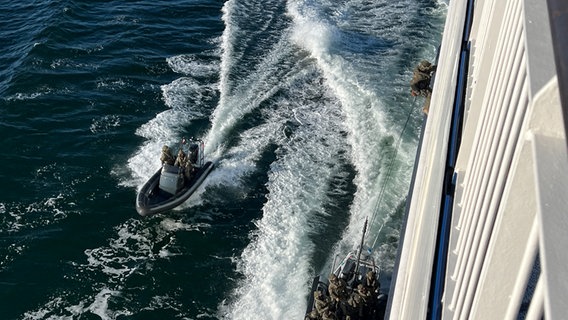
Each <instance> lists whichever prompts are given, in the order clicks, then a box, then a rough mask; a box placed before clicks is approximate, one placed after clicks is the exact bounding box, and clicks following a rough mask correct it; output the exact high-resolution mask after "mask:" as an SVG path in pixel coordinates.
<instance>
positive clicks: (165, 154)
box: [160, 145, 175, 165]
mask: <svg viewBox="0 0 568 320" xmlns="http://www.w3.org/2000/svg"><path fill="white" fill-rule="evenodd" d="M160 161H162V164H165V163H167V164H169V165H173V164H174V163H175V159H174V156H173V154H172V151H171V150H170V147H168V146H166V145H164V146H163V147H162V155H161V156H160Z"/></svg>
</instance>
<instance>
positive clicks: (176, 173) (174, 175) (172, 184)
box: [160, 163, 183, 194]
mask: <svg viewBox="0 0 568 320" xmlns="http://www.w3.org/2000/svg"><path fill="white" fill-rule="evenodd" d="M181 188H183V174H180V167H176V166H172V165H169V164H167V163H164V165H163V166H162V174H161V175H160V189H162V190H164V191H165V192H167V193H170V194H176V193H177V192H178V191H179V190H180V189H181Z"/></svg>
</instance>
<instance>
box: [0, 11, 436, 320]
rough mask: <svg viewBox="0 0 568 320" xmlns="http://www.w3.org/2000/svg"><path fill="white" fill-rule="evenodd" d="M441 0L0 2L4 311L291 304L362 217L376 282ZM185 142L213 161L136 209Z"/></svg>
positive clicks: (397, 215) (182, 312)
mask: <svg viewBox="0 0 568 320" xmlns="http://www.w3.org/2000/svg"><path fill="white" fill-rule="evenodd" d="M445 10H446V4H445V3H443V2H438V1H433V0H402V1H395V2H393V1H387V0H375V1H366V0H354V1H331V0H319V1H312V0H289V1H277V0H263V1H260V0H229V1H213V0H201V1H199V0H186V1H182V0H171V1H159V0H156V1H97V0H83V1H78V0H60V1H55V0H43V1H32V0H23V1H6V0H3V1H0V48H1V50H0V112H1V118H0V136H1V138H2V149H3V153H2V157H1V158H0V161H1V164H0V178H1V179H2V184H1V187H0V188H1V189H0V191H1V192H0V319H303V315H304V311H305V308H306V296H307V294H308V292H309V286H310V281H311V279H312V277H313V276H314V275H316V274H318V273H320V272H323V273H327V272H329V267H330V264H331V263H332V262H333V259H334V257H335V256H336V254H339V256H342V255H344V254H345V253H346V252H347V251H349V250H351V249H352V248H354V246H356V245H357V243H358V242H359V237H360V233H361V229H362V225H363V222H364V220H365V218H369V221H370V226H369V232H368V236H367V239H366V242H367V245H369V246H371V247H373V249H374V257H375V259H376V260H377V261H378V263H379V264H380V265H381V267H382V269H383V278H384V279H385V281H386V282H385V283H384V284H383V286H384V287H385V290H386V291H388V279H389V275H390V272H392V268H393V264H394V260H395V256H396V250H397V242H398V234H399V229H400V224H401V220H402V215H403V211H404V203H405V198H406V194H407V190H408V185H409V182H410V176H411V173H412V167H413V161H414V155H415V152H416V146H417V143H418V136H419V131H420V127H421V123H422V119H423V118H422V115H421V114H420V111H419V109H420V106H419V105H418V103H416V104H415V103H414V102H413V100H412V97H410V95H409V94H408V91H409V89H408V81H409V79H410V77H411V70H412V68H413V66H414V65H415V64H416V63H417V62H418V61H420V60H421V59H423V58H427V59H431V60H432V59H434V57H435V53H436V48H437V46H438V42H439V41H440V38H441V31H442V26H443V21H444V15H445ZM182 137H198V138H201V139H203V140H204V141H205V142H206V144H207V147H206V150H207V154H208V159H211V160H214V161H216V162H217V167H216V169H215V170H214V171H213V172H212V173H211V175H210V176H209V177H208V179H207V180H206V181H205V183H204V184H203V185H202V187H201V188H200V189H199V190H198V191H197V192H196V194H194V195H193V196H192V197H191V198H190V199H189V200H188V201H187V202H186V203H184V204H183V205H182V206H181V207H179V208H177V209H176V210H173V211H172V212H169V213H167V214H162V215H157V216H154V217H149V218H142V217H140V216H138V214H137V213H136V210H135V207H134V203H135V196H136V192H137V190H138V189H139V188H140V187H141V186H142V184H143V183H144V182H145V181H146V180H147V179H148V178H149V177H150V176H151V175H152V173H153V172H155V170H157V169H158V167H159V152H160V148H161V146H162V145H163V144H169V145H170V146H176V145H177V143H178V142H179V141H180V139H181V138H182Z"/></svg>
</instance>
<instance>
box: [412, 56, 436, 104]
mask: <svg viewBox="0 0 568 320" xmlns="http://www.w3.org/2000/svg"><path fill="white" fill-rule="evenodd" d="M434 71H436V66H435V65H432V64H431V63H430V62H429V61H426V60H422V61H420V63H419V64H418V66H416V68H414V72H413V74H412V80H410V94H411V95H412V96H413V97H416V96H423V97H425V98H426V102H425V103H424V108H423V109H422V111H424V113H426V114H428V109H429V108H430V97H431V96H432V89H430V81H431V80H432V74H433V73H434Z"/></svg>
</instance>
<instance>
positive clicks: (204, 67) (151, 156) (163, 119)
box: [121, 55, 218, 187]
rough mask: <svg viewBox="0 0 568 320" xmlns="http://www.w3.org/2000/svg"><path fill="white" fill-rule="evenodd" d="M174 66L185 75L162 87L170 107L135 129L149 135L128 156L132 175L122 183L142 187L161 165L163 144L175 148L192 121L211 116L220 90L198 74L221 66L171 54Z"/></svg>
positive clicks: (169, 61)
mask: <svg viewBox="0 0 568 320" xmlns="http://www.w3.org/2000/svg"><path fill="white" fill-rule="evenodd" d="M168 64H169V65H170V67H171V68H172V70H174V71H176V72H180V73H184V74H185V76H183V77H181V78H179V79H176V80H174V81H173V82H171V83H169V84H166V85H163V86H162V87H161V90H162V97H163V100H164V102H165V104H166V106H168V107H169V109H168V110H166V111H163V112H161V113H158V114H157V115H156V117H155V118H153V119H151V120H150V121H148V122H147V123H145V124H144V125H142V126H141V127H140V128H138V129H137V130H136V134H137V135H139V136H141V137H143V138H145V139H147V140H146V141H145V142H144V143H143V144H142V146H141V147H140V148H139V149H138V150H137V151H136V152H135V154H134V155H133V156H132V157H131V158H130V159H129V160H128V168H129V169H130V171H131V173H132V177H131V178H130V179H128V180H126V181H122V182H121V184H123V185H127V186H137V187H141V186H142V185H143V184H144V182H146V180H148V178H149V177H150V176H151V175H152V174H153V173H154V172H156V170H157V168H159V167H160V165H161V164H160V159H159V158H160V151H161V148H162V146H163V145H164V144H167V145H169V146H170V147H173V148H174V150H176V149H177V146H178V144H179V142H180V140H181V138H182V137H183V136H185V135H186V134H187V133H186V132H185V127H186V126H187V125H189V124H190V123H191V122H192V121H194V120H198V119H204V118H207V117H208V113H209V110H208V109H209V100H210V99H211V97H212V96H214V95H215V94H216V92H217V90H218V88H217V85H218V84H217V83H202V82H201V81H200V80H197V78H199V77H207V76H208V77H211V76H212V75H213V74H214V72H215V71H216V70H218V66H217V65H215V64H211V63H204V62H202V61H200V60H198V59H197V58H195V57H194V56H191V55H185V56H176V57H171V58H168Z"/></svg>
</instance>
